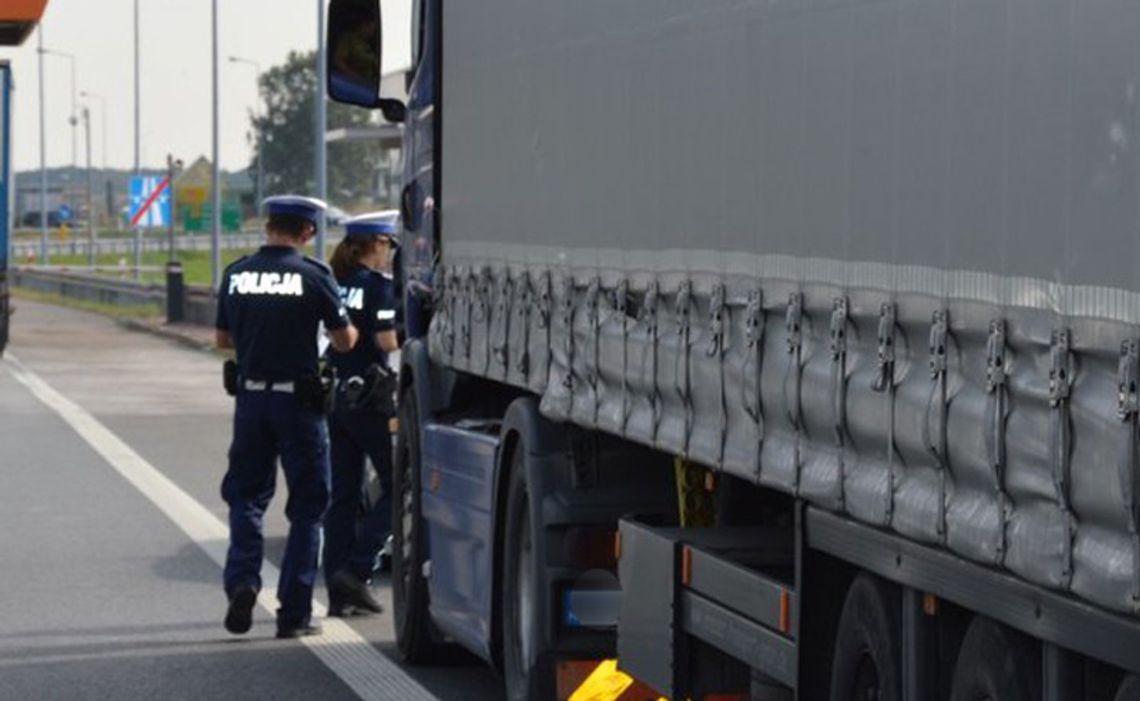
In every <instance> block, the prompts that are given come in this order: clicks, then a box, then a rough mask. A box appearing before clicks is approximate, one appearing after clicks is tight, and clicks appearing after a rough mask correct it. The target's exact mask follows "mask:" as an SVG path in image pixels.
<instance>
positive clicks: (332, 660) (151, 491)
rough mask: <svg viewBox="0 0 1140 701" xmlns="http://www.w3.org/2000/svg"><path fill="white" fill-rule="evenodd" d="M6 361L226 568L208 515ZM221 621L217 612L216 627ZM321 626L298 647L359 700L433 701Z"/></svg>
mask: <svg viewBox="0 0 1140 701" xmlns="http://www.w3.org/2000/svg"><path fill="white" fill-rule="evenodd" d="M5 361H6V362H7V364H8V366H9V368H10V369H11V372H12V376H13V377H15V378H16V380H17V381H19V382H20V384H22V385H24V386H25V387H27V388H28V390H30V391H31V392H32V394H34V395H35V396H36V398H38V399H39V400H40V401H41V402H43V403H44V404H45V405H46V406H47V407H48V408H50V409H52V410H53V411H54V412H55V413H56V414H58V415H59V416H60V418H62V419H63V420H64V421H65V422H66V423H67V424H68V425H69V426H71V428H72V429H74V430H75V432H76V433H77V434H79V436H80V437H81V438H82V439H83V440H84V441H86V442H87V444H88V445H90V446H91V447H92V448H93V449H94V450H95V452H96V453H98V454H99V455H100V456H101V457H102V458H103V459H104V460H106V461H107V463H108V464H109V465H110V466H111V467H112V468H114V470H115V471H116V472H118V473H119V475H121V476H122V477H123V479H125V480H126V481H127V482H129V483H130V484H131V485H133V486H134V487H135V489H137V490H138V491H139V492H141V493H142V494H143V496H145V497H146V498H147V499H149V500H150V501H151V503H153V504H154V505H155V507H157V508H158V510H159V511H161V512H162V513H164V514H166V516H167V518H169V519H170V520H171V521H173V522H174V525H176V526H178V528H180V529H181V530H182V532H183V533H185V534H186V535H187V536H188V537H189V538H190V540H192V541H194V543H195V544H197V545H198V547H200V548H201V549H202V550H203V551H205V552H206V554H207V555H209V556H210V558H211V559H212V560H213V561H214V562H216V563H217V564H218V566H224V565H225V561H226V543H227V542H228V540H229V529H228V528H227V527H226V525H225V524H223V523H222V522H221V521H220V520H218V518H217V517H216V516H214V514H212V513H211V512H210V511H209V509H207V508H206V507H204V506H202V505H201V504H200V503H198V502H197V501H195V500H194V498H193V497H191V496H190V495H189V494H187V493H186V492H185V491H183V490H182V488H181V487H179V486H178V485H176V484H175V483H174V482H172V481H171V480H170V479H169V478H168V477H166V475H164V474H162V473H161V472H159V471H158V469H157V468H155V467H154V466H153V465H151V464H150V463H149V462H147V461H146V460H145V459H143V457H142V456H141V455H139V454H138V453H136V452H135V451H134V450H133V449H132V448H131V447H130V446H129V445H127V444H126V443H125V442H124V441H123V440H122V439H120V438H119V437H118V436H116V435H115V434H114V433H112V432H111V430H110V429H108V428H107V427H106V426H104V425H103V424H102V423H100V422H99V420H98V419H96V418H95V417H94V416H92V415H91V414H90V413H88V412H87V411H86V410H85V409H83V408H82V407H80V406H79V405H78V404H76V403H74V402H72V401H71V400H70V399H68V398H67V397H65V396H63V395H62V394H60V393H59V392H57V391H56V390H55V389H54V388H53V387H52V386H51V385H49V384H48V383H47V382H45V381H44V380H43V379H41V378H40V377H39V376H38V375H36V374H35V373H34V372H32V371H31V370H30V369H28V367H27V366H25V365H24V364H23V363H21V362H20V361H19V360H18V359H17V358H15V357H14V356H13V355H12V354H11V353H8V354H6V355H5ZM279 574H280V573H279V572H278V570H277V568H276V567H275V566H274V565H273V564H271V563H269V562H266V563H264V565H263V566H262V569H261V578H262V580H263V581H265V582H276V581H277V579H278V577H279ZM275 594H276V591H275V589H272V588H267V587H266V588H262V590H261V594H260V596H259V597H258V603H259V604H261V606H262V607H263V608H264V609H265V610H267V611H269V612H270V613H275V612H276V610H277V600H276V595H275ZM313 613H314V615H316V616H324V615H325V613H326V611H325V607H324V606H321V605H320V604H318V603H317V602H313ZM220 615H221V612H220V611H219V624H218V625H219V627H220V626H221V623H220ZM323 625H324V633H323V634H322V635H319V636H315V637H309V638H301V641H302V642H303V643H304V644H305V646H306V647H308V648H309V649H310V650H312V651H313V653H314V654H315V655H316V656H317V657H318V658H319V659H320V660H321V662H323V663H324V664H325V666H327V667H328V668H329V669H330V670H332V672H333V673H334V674H336V675H337V676H338V677H340V679H341V680H342V681H343V682H344V683H345V684H347V685H348V686H349V687H350V688H351V689H352V690H353V691H354V692H356V694H357V696H359V697H360V698H361V699H365V701H373V700H376V701H380V700H384V701H391V699H401V701H403V700H408V701H416V700H418V699H424V700H425V701H428V700H431V701H434V699H435V697H434V696H433V695H431V694H430V693H428V691H427V690H426V689H424V688H423V687H422V686H421V685H420V684H419V683H418V682H417V681H416V680H414V679H412V678H411V677H409V676H408V675H407V674H406V673H405V672H404V671H403V670H402V669H400V667H399V666H398V665H396V664H395V663H394V662H392V661H391V660H390V659H388V658H387V657H385V656H384V655H383V654H381V653H380V652H379V651H378V650H377V649H376V648H374V647H373V646H372V645H371V644H370V643H369V642H368V641H367V640H366V639H365V638H364V637H363V636H361V635H360V634H359V633H357V632H356V631H355V630H354V629H353V628H352V626H350V625H348V624H347V623H345V622H344V621H341V620H338V619H335V618H329V619H325V621H324V624H323Z"/></svg>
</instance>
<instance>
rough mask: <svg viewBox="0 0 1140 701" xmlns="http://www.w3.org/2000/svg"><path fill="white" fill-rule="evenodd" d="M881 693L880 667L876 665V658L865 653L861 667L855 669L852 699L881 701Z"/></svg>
mask: <svg viewBox="0 0 1140 701" xmlns="http://www.w3.org/2000/svg"><path fill="white" fill-rule="evenodd" d="M880 691H881V687H880V684H879V667H878V665H876V664H875V660H874V658H872V657H871V655H870V654H869V653H866V652H864V653H863V655H862V656H861V657H860V658H859V666H858V667H856V668H855V682H854V684H853V685H852V687H851V698H852V699H853V700H854V701H879V698H880Z"/></svg>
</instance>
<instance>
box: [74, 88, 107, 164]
mask: <svg viewBox="0 0 1140 701" xmlns="http://www.w3.org/2000/svg"><path fill="white" fill-rule="evenodd" d="M79 96H80V97H82V98H85V99H90V100H98V101H99V124H100V127H101V132H102V133H101V135H100V136H99V140H100V141H101V142H102V144H103V148H102V149H101V151H102V154H103V155H102V160H103V170H107V98H105V97H104V96H102V95H100V94H99V93H97V92H91V91H90V90H81V91H80V92H79Z"/></svg>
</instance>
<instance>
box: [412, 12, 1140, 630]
mask: <svg viewBox="0 0 1140 701" xmlns="http://www.w3.org/2000/svg"><path fill="white" fill-rule="evenodd" d="M443 32H444V36H445V37H446V51H445V52H444V70H443V103H444V105H445V109H444V117H443V120H444V121H443V140H444V143H445V144H446V150H445V151H444V152H443V153H442V157H441V167H442V188H441V193H440V201H441V206H442V212H443V221H445V222H446V228H445V230H444V235H443V241H442V246H443V258H442V261H443V268H442V271H441V275H439V276H437V280H438V281H441V282H440V283H439V284H443V285H444V291H443V295H442V301H441V304H440V305H439V308H438V311H437V314H436V317H435V320H434V322H433V327H432V338H431V341H432V352H433V356H434V357H435V359H436V360H437V361H440V362H444V363H447V364H450V365H452V366H454V367H456V368H458V369H460V370H464V371H468V372H472V373H475V374H479V375H483V376H487V377H491V378H494V379H497V380H500V381H504V382H508V383H510V384H513V385H516V386H519V387H526V388H529V389H531V390H533V391H535V392H537V393H539V394H541V396H542V407H543V411H544V412H546V413H547V414H548V415H550V416H551V417H553V418H555V419H560V420H569V421H573V422H575V423H578V424H581V425H584V426H596V427H598V428H601V429H602V430H605V431H608V432H611V433H615V434H618V435H623V436H626V437H628V438H630V439H631V440H635V441H638V442H640V443H644V444H648V445H654V446H657V447H659V448H661V449H662V450H666V451H669V452H671V453H677V454H684V455H688V456H690V457H691V458H693V459H694V460H697V461H700V462H703V463H706V464H709V465H712V466H715V467H718V468H721V469H724V470H726V471H728V472H730V473H732V474H734V475H737V476H739V477H742V478H744V479H748V480H753V481H755V482H757V483H761V484H765V485H770V486H773V487H776V488H778V489H781V490H783V491H786V492H790V493H794V494H797V495H799V496H802V497H803V498H805V499H808V500H810V501H812V502H814V503H817V504H820V505H822V506H824V507H826V508H829V509H832V510H835V511H839V512H844V513H847V514H850V515H851V516H853V517H855V518H858V519H860V520H862V521H864V522H867V523H870V524H874V525H877V526H881V527H884V528H889V529H892V530H894V531H896V532H898V533H901V534H903V535H905V536H907V537H910V538H913V539H916V540H919V541H922V542H926V543H930V544H935V545H938V546H941V547H945V548H947V549H950V550H952V551H954V552H957V553H959V554H961V555H962V556H964V557H967V558H969V559H971V560H974V561H977V562H981V563H984V564H987V565H992V566H995V567H1000V568H1005V569H1007V570H1009V571H1011V572H1013V573H1016V574H1017V575H1019V576H1021V577H1023V578H1025V579H1027V580H1030V581H1033V582H1036V583H1039V584H1042V585H1045V586H1049V587H1052V588H1056V589H1060V590H1065V591H1070V592H1072V593H1074V594H1075V595H1077V596H1080V597H1082V598H1085V599H1088V600H1090V601H1093V602H1095V603H1098V604H1100V605H1103V606H1106V607H1110V608H1112V609H1116V610H1120V611H1128V612H1135V611H1136V610H1137V605H1138V602H1140V598H1138V596H1140V558H1138V557H1137V554H1136V553H1137V547H1138V546H1137V536H1136V530H1137V529H1136V524H1135V515H1134V513H1133V511H1134V506H1133V504H1134V501H1135V499H1134V495H1135V493H1136V491H1137V487H1136V481H1137V465H1136V462H1137V461H1136V452H1137V451H1136V432H1137V428H1136V423H1137V421H1136V393H1135V391H1136V377H1137V375H1136V373H1137V364H1136V354H1135V345H1134V339H1136V338H1137V337H1138V336H1140V330H1138V325H1140V255H1138V254H1140V250H1138V247H1137V245H1136V241H1137V234H1138V231H1137V228H1138V223H1140V180H1138V177H1137V166H1138V164H1140V162H1138V155H1137V138H1138V137H1140V133H1138V130H1137V127H1138V119H1140V111H1138V108H1137V99H1138V97H1137V89H1138V84H1140V41H1137V40H1136V37H1138V36H1140V4H1137V3H1136V2H1134V0H1106V1H1104V2H1097V3H1079V2H1076V1H1075V0H998V1H996V2H994V1H993V0H985V1H982V0H901V1H900V0H874V1H856V0H811V1H808V0H763V1H748V0H700V1H699V2H698V1H696V0H665V1H663V0H623V1H622V2H612V1H604V0H579V1H577V2H568V1H566V0H482V1H481V2H478V3H470V2H468V3H458V2H457V3H448V4H447V5H446V8H445V10H444V27H443Z"/></svg>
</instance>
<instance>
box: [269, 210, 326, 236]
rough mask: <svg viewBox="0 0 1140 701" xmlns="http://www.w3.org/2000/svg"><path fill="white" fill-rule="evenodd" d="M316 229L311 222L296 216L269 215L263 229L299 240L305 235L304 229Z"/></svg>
mask: <svg viewBox="0 0 1140 701" xmlns="http://www.w3.org/2000/svg"><path fill="white" fill-rule="evenodd" d="M306 227H309V228H314V229H315V228H316V227H315V226H313V222H311V221H309V220H308V219H306V218H304V217H300V216H297V215H296V214H271V215H269V219H268V220H267V221H266V222H265V229H266V230H267V231H272V232H273V233H275V234H278V235H283V236H291V237H293V238H295V239H299V238H301V237H302V236H304V235H305V228H306Z"/></svg>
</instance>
